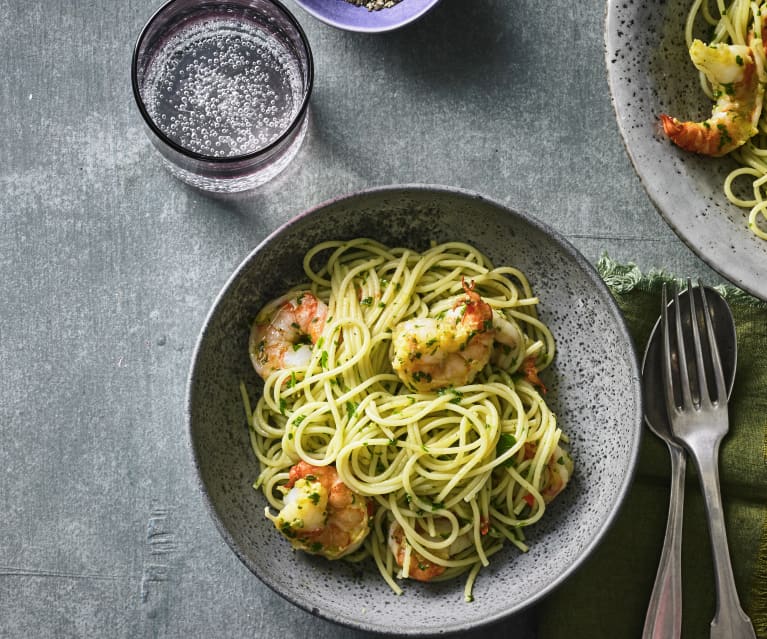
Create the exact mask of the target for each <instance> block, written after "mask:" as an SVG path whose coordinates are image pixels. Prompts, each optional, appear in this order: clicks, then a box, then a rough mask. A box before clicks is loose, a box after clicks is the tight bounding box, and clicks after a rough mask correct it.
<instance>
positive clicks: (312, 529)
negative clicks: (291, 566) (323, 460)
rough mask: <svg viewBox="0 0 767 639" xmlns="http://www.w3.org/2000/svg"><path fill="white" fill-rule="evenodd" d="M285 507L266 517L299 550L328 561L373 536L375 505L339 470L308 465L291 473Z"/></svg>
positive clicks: (346, 552)
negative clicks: (340, 474) (339, 473)
mask: <svg viewBox="0 0 767 639" xmlns="http://www.w3.org/2000/svg"><path fill="white" fill-rule="evenodd" d="M282 490H283V492H284V493H285V498H284V506H283V508H282V510H280V512H279V513H278V514H277V515H276V516H275V515H273V514H272V513H271V512H270V511H269V509H268V508H267V509H266V517H267V518H268V519H269V520H271V522H272V523H273V524H274V526H275V528H277V530H279V531H280V532H281V533H282V534H283V535H284V536H285V537H286V538H287V539H288V540H289V541H290V543H291V545H292V546H293V547H294V548H296V549H298V550H303V551H305V552H308V553H310V554H313V555H322V556H323V557H327V558H328V559H339V558H340V557H343V556H345V555H348V554H349V553H351V552H354V551H355V550H357V548H359V547H360V545H361V544H362V542H363V541H364V540H365V537H367V536H368V533H369V532H370V517H371V514H372V513H371V510H372V505H371V503H370V502H369V501H368V499H367V498H366V497H364V496H362V495H360V494H358V493H355V492H354V491H352V490H351V489H350V488H349V487H348V486H347V485H346V484H344V483H343V481H341V479H340V477H339V476H338V472H337V471H336V469H335V466H312V465H311V464H308V463H307V462H305V461H300V462H298V463H297V464H296V465H295V466H293V467H292V468H291V469H290V473H289V481H288V483H287V484H286V485H285V486H284V487H283V488H282Z"/></svg>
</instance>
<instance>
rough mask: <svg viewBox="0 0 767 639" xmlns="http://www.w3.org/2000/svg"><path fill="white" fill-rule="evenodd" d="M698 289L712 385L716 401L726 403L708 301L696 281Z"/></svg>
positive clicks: (720, 363) (722, 371)
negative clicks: (710, 360)
mask: <svg viewBox="0 0 767 639" xmlns="http://www.w3.org/2000/svg"><path fill="white" fill-rule="evenodd" d="M698 288H700V294H701V298H702V299H703V321H704V324H705V326H706V336H707V339H708V346H709V348H710V349H711V359H712V369H713V371H714V383H715V384H716V401H717V402H724V401H727V389H726V387H725V382H724V370H723V369H722V358H721V356H720V355H719V347H718V346H717V345H716V337H715V335H714V325H713V323H712V321H711V314H710V312H709V310H708V301H707V300H706V291H705V290H704V289H703V287H702V286H701V284H700V280H698Z"/></svg>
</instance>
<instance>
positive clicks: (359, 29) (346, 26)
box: [295, 0, 440, 33]
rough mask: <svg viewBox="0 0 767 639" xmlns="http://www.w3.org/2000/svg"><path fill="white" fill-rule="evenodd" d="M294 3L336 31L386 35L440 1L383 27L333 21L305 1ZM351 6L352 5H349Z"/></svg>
mask: <svg viewBox="0 0 767 639" xmlns="http://www.w3.org/2000/svg"><path fill="white" fill-rule="evenodd" d="M295 3H296V4H297V5H298V6H299V7H301V8H302V9H303V10H304V11H306V13H308V14H309V15H311V16H313V17H314V18H316V19H317V20H319V21H320V22H324V23H325V24H327V25H329V26H331V27H335V28H336V29H340V30H341V31H352V32H355V33H386V32H389V31H394V30H396V29H401V28H402V27H405V26H407V25H409V24H412V23H413V22H415V21H416V20H419V19H420V18H422V17H423V16H425V15H426V14H427V13H428V12H429V11H431V10H432V9H433V8H434V7H435V6H436V5H438V4H439V3H440V0H428V1H427V3H426V4H425V5H424V6H423V7H421V9H420V10H419V11H416V12H415V13H413V14H410V15H408V16H406V17H404V18H403V19H402V20H400V21H399V22H395V23H392V24H384V25H378V26H375V25H358V24H352V23H349V22H344V21H342V20H334V19H333V18H330V17H328V16H327V15H325V14H324V13H322V12H321V11H318V10H317V9H315V8H313V7H312V6H311V5H309V4H308V3H306V2H305V0H295ZM350 6H352V5H350ZM355 8H356V9H361V10H365V11H367V9H365V7H355ZM381 11H386V9H381Z"/></svg>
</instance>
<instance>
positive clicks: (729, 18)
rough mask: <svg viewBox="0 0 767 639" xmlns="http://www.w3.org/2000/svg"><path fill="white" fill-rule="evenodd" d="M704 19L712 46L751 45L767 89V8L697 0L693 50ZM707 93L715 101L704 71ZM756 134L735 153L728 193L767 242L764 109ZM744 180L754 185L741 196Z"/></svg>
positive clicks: (745, 0) (688, 28)
mask: <svg viewBox="0 0 767 639" xmlns="http://www.w3.org/2000/svg"><path fill="white" fill-rule="evenodd" d="M698 18H700V19H701V20H702V21H703V23H704V24H705V25H706V26H707V27H708V28H709V29H710V30H711V33H712V36H711V39H710V42H709V44H711V45H715V44H720V43H724V44H730V45H744V46H748V47H749V48H750V50H751V52H752V53H753V57H754V62H755V64H756V69H757V73H758V76H759V85H760V86H759V89H758V90H759V91H760V92H761V91H763V90H764V84H765V82H767V75H765V44H766V43H765V42H764V41H763V38H764V33H767V5H761V6H760V5H758V4H756V3H755V2H751V1H750V0H733V1H732V2H730V3H729V4H726V3H725V2H724V0H716V2H715V3H714V7H713V10H712V7H710V6H709V3H708V2H705V1H704V0H695V1H694V2H693V4H692V7H691V9H690V11H689V14H688V16H687V21H686V23H685V42H686V44H687V47H688V49H689V48H690V47H692V45H693V41H694V40H695V37H694V30H695V24H696V22H697V21H698ZM700 82H701V87H702V88H703V91H704V92H705V93H706V95H707V96H708V97H709V98H711V99H712V100H716V99H717V98H718V97H719V96H716V95H714V91H713V90H712V87H711V84H710V82H709V81H708V80H707V79H706V76H705V74H704V73H703V72H702V71H700ZM756 129H757V132H756V134H755V135H754V136H753V137H751V138H750V139H749V140H747V141H746V142H745V143H744V144H743V145H741V146H740V147H738V148H737V149H735V150H734V151H732V152H731V156H732V157H733V158H734V159H735V160H736V161H737V162H738V164H740V165H741V166H740V167H738V168H736V169H734V170H733V171H731V172H730V173H729V174H728V176H727V177H726V179H725V182H724V194H725V196H726V197H727V199H728V200H729V201H730V202H731V203H732V204H734V205H735V206H738V207H740V208H744V209H748V210H749V215H748V228H749V230H751V232H752V233H754V234H755V235H756V236H757V237H759V238H761V239H767V191H766V189H767V116H765V112H764V109H763V108H762V111H761V115H760V117H759V119H758V122H757V125H756ZM741 180H746V181H747V182H750V189H748V194H747V195H745V196H743V197H741V196H739V195H738V193H737V192H736V189H735V186H736V183H738V182H740V181H741Z"/></svg>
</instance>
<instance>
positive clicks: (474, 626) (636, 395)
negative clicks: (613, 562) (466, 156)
mask: <svg viewBox="0 0 767 639" xmlns="http://www.w3.org/2000/svg"><path fill="white" fill-rule="evenodd" d="M403 192H414V193H420V194H434V193H439V194H442V195H446V196H457V197H459V198H461V199H466V200H471V199H475V200H478V201H482V202H485V203H487V204H489V205H490V206H493V207H496V208H499V209H501V210H503V211H506V212H508V213H509V214H510V215H513V216H515V217H517V218H519V219H521V220H522V221H523V222H524V223H525V224H529V225H530V226H532V227H534V228H535V229H536V230H538V231H540V232H542V233H544V234H547V235H548V236H549V237H551V238H552V239H553V240H554V241H555V242H556V243H557V244H559V245H560V247H561V248H562V249H563V250H564V251H566V252H567V253H568V255H569V256H570V257H571V258H572V259H574V260H575V262H576V263H577V265H578V266H580V268H581V269H582V271H583V273H584V274H585V275H586V276H587V277H588V278H589V280H591V283H592V284H593V285H594V287H595V288H596V289H597V290H598V291H599V292H600V293H601V295H602V297H604V299H605V301H606V309H607V310H608V311H609V314H610V316H611V317H612V319H613V321H614V322H615V328H616V330H617V331H618V332H619V335H620V338H621V341H622V342H623V343H624V344H626V346H627V348H628V351H629V353H630V355H631V357H630V358H629V359H630V362H629V364H630V369H631V375H630V379H629V380H627V385H628V387H629V388H627V391H628V390H630V391H631V394H632V395H633V401H634V405H635V406H636V407H637V409H636V414H635V415H634V416H633V421H634V424H633V430H632V432H633V438H632V439H631V442H630V455H629V459H628V467H627V468H626V473H625V474H624V477H623V481H622V483H621V484H620V486H619V487H618V489H617V490H616V495H617V499H616V501H615V503H614V504H613V506H612V509H611V510H610V511H609V513H608V515H607V517H606V519H605V521H604V522H603V524H602V526H601V527H600V529H599V530H598V531H597V533H596V534H595V535H594V536H593V537H592V539H591V540H589V542H588V543H587V544H585V545H584V547H583V550H582V551H581V553H580V554H579V555H578V557H577V558H576V559H575V560H574V561H573V562H572V563H571V564H570V565H569V566H567V568H565V569H564V570H563V571H562V573H561V574H560V575H559V576H558V577H557V578H556V579H554V580H553V581H551V582H549V583H547V584H546V585H545V586H544V587H542V588H541V589H540V590H539V591H538V592H536V593H534V594H532V595H530V596H528V597H527V598H526V599H524V600H522V601H520V602H518V603H517V604H516V605H515V606H514V607H512V608H509V609H506V610H503V611H499V612H498V613H496V614H494V615H489V616H487V617H485V618H483V619H481V620H474V621H469V622H466V623H454V624H452V625H451V626H449V627H444V628H443V629H442V630H440V632H439V634H443V633H445V634H452V633H458V632H467V631H476V630H478V629H479V628H484V627H486V626H489V625H492V624H494V623H498V622H500V621H502V620H504V619H508V618H510V617H512V616H513V615H515V614H519V613H520V612H522V611H524V610H526V609H528V608H530V606H532V605H533V604H535V603H538V602H540V601H541V600H543V599H544V598H546V597H547V596H549V595H550V594H551V593H552V592H553V591H554V590H556V589H557V588H558V587H559V586H560V585H562V583H564V582H565V581H566V580H567V579H569V578H570V577H571V576H572V575H573V574H574V573H575V572H576V571H577V569H578V568H580V567H581V565H582V564H583V563H584V562H585V561H586V559H588V558H589V557H590V556H591V554H592V553H593V552H594V550H595V549H596V548H597V547H598V546H599V544H600V543H601V542H602V541H603V540H604V537H605V535H606V534H607V532H608V530H609V529H610V528H611V527H612V526H613V524H614V523H615V520H616V518H617V516H618V514H619V513H620V511H621V510H622V508H623V506H624V505H625V502H626V497H627V495H628V492H629V489H630V488H631V486H632V485H633V482H634V477H635V474H636V468H637V465H638V460H639V451H640V446H641V440H642V437H643V432H644V421H643V420H644V399H643V396H642V387H641V373H640V364H639V358H638V355H637V349H636V345H635V344H634V340H633V338H632V337H631V333H630V332H629V330H628V325H627V323H626V319H625V317H624V316H623V314H622V312H621V311H620V308H619V307H618V304H617V302H616V300H615V298H614V297H613V295H612V293H611V292H610V289H609V287H608V286H607V284H606V283H605V282H604V281H603V280H602V278H601V277H600V275H599V273H598V272H597V270H596V268H595V267H594V265H592V264H591V263H590V262H589V261H588V260H587V259H586V258H585V257H584V256H583V254H582V253H581V252H580V251H578V249H576V248H575V247H574V246H573V245H572V244H571V243H570V242H569V240H567V239H566V238H565V237H564V236H563V235H561V234H560V233H559V232H558V231H556V230H555V229H553V228H552V227H550V226H549V225H548V224H546V223H544V222H542V221H540V220H539V219H537V218H535V217H533V216H531V215H530V214H527V213H523V212H520V211H518V210H516V209H513V208H512V207H510V206H507V205H505V204H501V203H500V202H498V201H497V200H494V199H491V198H488V197H485V196H483V195H481V194H479V193H477V192H475V191H471V190H467V189H463V188H459V187H451V186H441V185H430V184H420V183H414V184H396V185H388V186H378V187H372V188H367V189H362V190H357V191H353V192H350V193H346V194H343V195H339V196H336V197H333V198H330V199H327V200H325V201H323V202H321V203H320V204H317V205H315V206H312V207H310V208H308V209H306V210H305V211H303V212H302V213H300V214H298V215H296V216H294V217H292V218H290V219H289V220H287V221H286V222H284V223H282V224H280V225H279V226H278V227H277V228H275V229H274V230H273V231H272V232H270V233H269V234H268V235H267V236H266V237H265V238H264V239H263V240H262V241H260V242H259V243H258V244H257V245H256V246H255V247H254V248H253V249H252V250H251V251H249V252H248V254H247V255H246V257H245V258H244V259H243V260H242V261H241V262H240V263H239V265H238V266H237V267H236V268H235V270H234V271H233V272H232V273H231V275H230V276H229V277H228V278H227V280H226V282H225V283H224V285H223V286H222V287H221V289H220V291H219V292H218V294H217V295H216V296H215V298H214V300H213V302H212V304H211V306H210V309H209V310H208V312H207V313H206V315H205V319H204V321H203V324H202V326H201V329H200V331H199V333H198V337H197V340H196V342H195V346H194V349H193V352H192V356H191V361H190V366H189V371H188V375H187V382H186V396H185V421H186V433H185V434H186V447H187V451H188V454H189V456H190V458H191V462H192V466H193V468H194V475H195V483H196V485H197V489H198V491H199V493H200V495H201V497H202V499H203V502H204V504H205V509H206V510H207V512H208V515H209V516H210V517H211V519H212V520H213V523H214V524H215V527H216V528H217V530H218V532H219V534H220V535H221V537H222V538H223V539H224V541H225V542H226V544H227V546H228V547H229V549H230V550H232V551H233V552H234V554H235V556H236V557H237V558H238V559H239V560H240V562H241V563H242V564H243V565H244V566H245V567H246V568H247V569H248V570H249V571H250V572H251V573H252V574H253V575H254V576H255V577H257V578H258V579H259V580H260V581H261V582H262V583H263V584H265V585H266V586H267V587H269V589H270V590H272V591H273V592H274V593H276V594H277V595H279V596H280V597H282V598H283V599H285V600H287V601H289V602H290V603H292V604H293V605H295V606H297V607H298V608H300V609H302V610H304V611H305V612H308V613H310V614H311V615H313V616H315V617H318V618H320V619H323V620H325V621H330V622H332V623H335V624H338V625H340V626H344V627H347V628H351V629H354V630H361V631H365V632H371V633H377V634H381V635H386V636H395V635H396V636H412V637H424V636H431V635H433V634H435V633H434V632H433V631H427V630H424V631H419V630H417V629H414V630H412V631H410V630H408V631H405V632H404V633H403V632H402V631H401V630H399V631H396V632H395V631H393V630H388V629H386V628H383V627H381V626H380V625H377V624H373V623H369V622H366V621H363V620H359V619H354V620H352V619H351V618H347V619H339V618H336V617H334V616H333V615H331V614H326V613H325V612H324V611H323V610H322V609H321V608H319V607H317V606H311V605H309V604H308V603H306V602H303V601H301V600H300V599H299V598H297V597H294V596H293V594H292V592H290V591H288V592H285V591H283V590H282V589H280V588H279V587H278V586H277V585H276V584H275V583H274V582H273V581H272V580H271V579H269V578H268V576H265V575H262V574H259V572H257V571H256V569H255V568H256V567H255V566H253V565H251V564H252V562H250V560H249V559H248V558H247V557H246V556H245V554H244V553H243V552H242V551H241V550H240V549H239V546H238V544H237V543H236V541H235V539H234V537H233V536H232V535H231V533H230V532H229V531H228V530H227V528H226V527H225V526H224V523H223V522H222V520H221V518H220V517H219V515H218V513H217V512H216V509H215V506H214V504H213V503H212V500H211V498H210V495H209V494H208V490H207V488H206V486H205V484H204V483H203V481H202V473H201V468H200V464H199V462H198V458H197V451H196V445H195V437H194V434H193V425H192V419H191V416H192V403H193V397H192V394H193V389H194V384H195V377H196V376H195V371H196V367H197V363H198V358H199V355H200V352H201V349H202V346H203V342H204V340H205V338H206V336H207V332H208V330H209V328H210V326H211V321H212V319H213V317H214V315H215V314H216V312H217V309H218V306H219V305H220V303H221V302H222V300H223V299H224V297H225V296H226V295H227V294H228V293H229V290H230V288H231V287H232V286H233V285H234V284H235V283H236V282H237V280H238V279H239V277H240V276H241V274H242V272H243V271H244V270H245V269H246V268H247V266H248V265H249V263H250V262H251V260H252V259H253V258H254V257H255V256H256V255H257V254H258V253H259V252H260V251H261V250H262V248H263V247H265V246H266V245H267V244H268V243H269V242H271V241H272V240H273V239H274V238H275V237H277V236H278V235H280V234H281V233H283V232H284V231H285V230H287V229H288V228H290V227H291V226H293V225H295V224H298V223H300V222H301V221H302V220H303V219H305V218H306V217H309V216H312V215H315V214H316V213H317V212H318V211H320V210H322V209H324V208H327V207H330V206H333V205H337V204H339V203H341V202H344V201H354V200H356V199H359V198H365V197H368V196H370V195H381V194H387V193H390V194H392V195H398V196H399V195H401V194H402V193H403Z"/></svg>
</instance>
